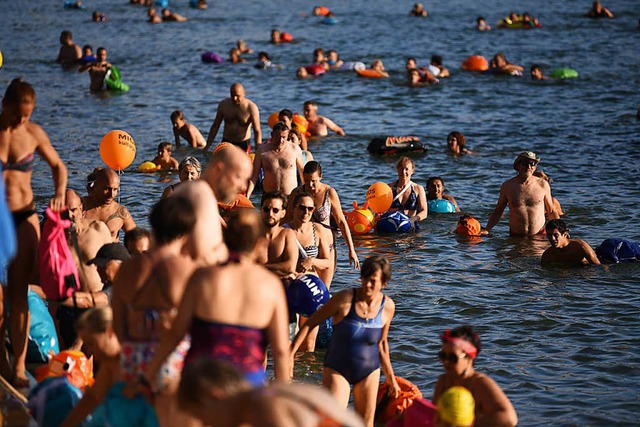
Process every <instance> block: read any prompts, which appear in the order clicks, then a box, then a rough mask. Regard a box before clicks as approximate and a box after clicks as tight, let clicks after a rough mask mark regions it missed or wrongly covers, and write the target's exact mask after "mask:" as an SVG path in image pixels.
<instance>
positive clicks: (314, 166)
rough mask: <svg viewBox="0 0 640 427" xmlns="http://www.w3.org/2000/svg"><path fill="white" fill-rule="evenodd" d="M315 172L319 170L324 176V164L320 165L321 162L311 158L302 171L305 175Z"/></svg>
mask: <svg viewBox="0 0 640 427" xmlns="http://www.w3.org/2000/svg"><path fill="white" fill-rule="evenodd" d="M314 172H318V174H320V176H322V166H321V165H320V163H318V162H316V161H315V160H311V161H310V162H307V164H306V165H304V169H303V170H302V173H303V174H304V175H311V174H312V173H314Z"/></svg>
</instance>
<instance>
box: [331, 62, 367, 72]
mask: <svg viewBox="0 0 640 427" xmlns="http://www.w3.org/2000/svg"><path fill="white" fill-rule="evenodd" d="M366 68H367V66H366V65H365V64H364V62H358V61H356V62H345V63H343V64H342V65H341V66H340V68H334V71H353V70H365V69H366Z"/></svg>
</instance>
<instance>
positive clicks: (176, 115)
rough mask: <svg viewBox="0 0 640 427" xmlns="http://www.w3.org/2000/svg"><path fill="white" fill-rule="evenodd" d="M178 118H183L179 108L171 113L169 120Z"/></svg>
mask: <svg viewBox="0 0 640 427" xmlns="http://www.w3.org/2000/svg"><path fill="white" fill-rule="evenodd" d="M178 119H184V114H182V111H180V110H176V111H174V112H173V113H171V121H172V122H175V121H176V120H178Z"/></svg>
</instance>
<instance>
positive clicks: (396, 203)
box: [387, 156, 428, 229]
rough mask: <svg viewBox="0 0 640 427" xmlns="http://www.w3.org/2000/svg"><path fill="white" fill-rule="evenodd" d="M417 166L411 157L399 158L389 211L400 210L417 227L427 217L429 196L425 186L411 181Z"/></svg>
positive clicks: (392, 184)
mask: <svg viewBox="0 0 640 427" xmlns="http://www.w3.org/2000/svg"><path fill="white" fill-rule="evenodd" d="M415 170H416V166H415V164H414V163H413V160H411V159H410V158H409V157H405V156H402V157H400V159H399V160H398V180H397V181H394V182H392V183H390V184H389V187H391V190H392V191H393V202H392V203H391V207H390V208H389V210H388V211H387V212H395V211H400V212H402V213H403V214H405V215H407V216H408V217H409V219H410V220H411V227H412V228H414V229H415V226H416V224H417V223H418V222H420V221H423V220H425V219H426V218H427V213H428V212H427V196H426V193H425V191H424V187H423V186H422V185H420V184H416V183H415V182H413V181H411V176H412V175H413V173H414V172H415Z"/></svg>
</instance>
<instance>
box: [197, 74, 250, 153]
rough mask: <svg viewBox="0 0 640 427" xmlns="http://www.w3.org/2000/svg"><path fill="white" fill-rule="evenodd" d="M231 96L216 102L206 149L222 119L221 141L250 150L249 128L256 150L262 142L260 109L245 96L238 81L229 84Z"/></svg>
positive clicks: (246, 150) (214, 137) (211, 142)
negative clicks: (216, 105) (216, 108)
mask: <svg viewBox="0 0 640 427" xmlns="http://www.w3.org/2000/svg"><path fill="white" fill-rule="evenodd" d="M230 92H231V97H229V98H225V99H223V100H222V101H220V103H219V104H218V110H217V112H216V117H215V119H214V120H213V124H212V125H211V129H209V137H208V138H207V145H206V147H204V149H205V150H208V149H209V147H211V145H212V144H213V141H214V140H215V139H216V136H217V135H218V130H219V129H220V125H221V124H222V121H223V120H224V130H223V132H222V141H224V142H230V143H232V144H233V145H236V146H238V147H240V148H241V149H242V150H243V151H245V152H247V153H249V152H250V151H251V128H253V139H254V140H255V143H256V150H257V149H258V146H260V144H262V130H260V111H259V110H258V107H257V106H256V104H254V103H253V102H252V101H251V100H249V99H248V98H247V97H246V92H245V90H244V87H242V85H241V84H240V83H234V84H233V85H231V91H230Z"/></svg>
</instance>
